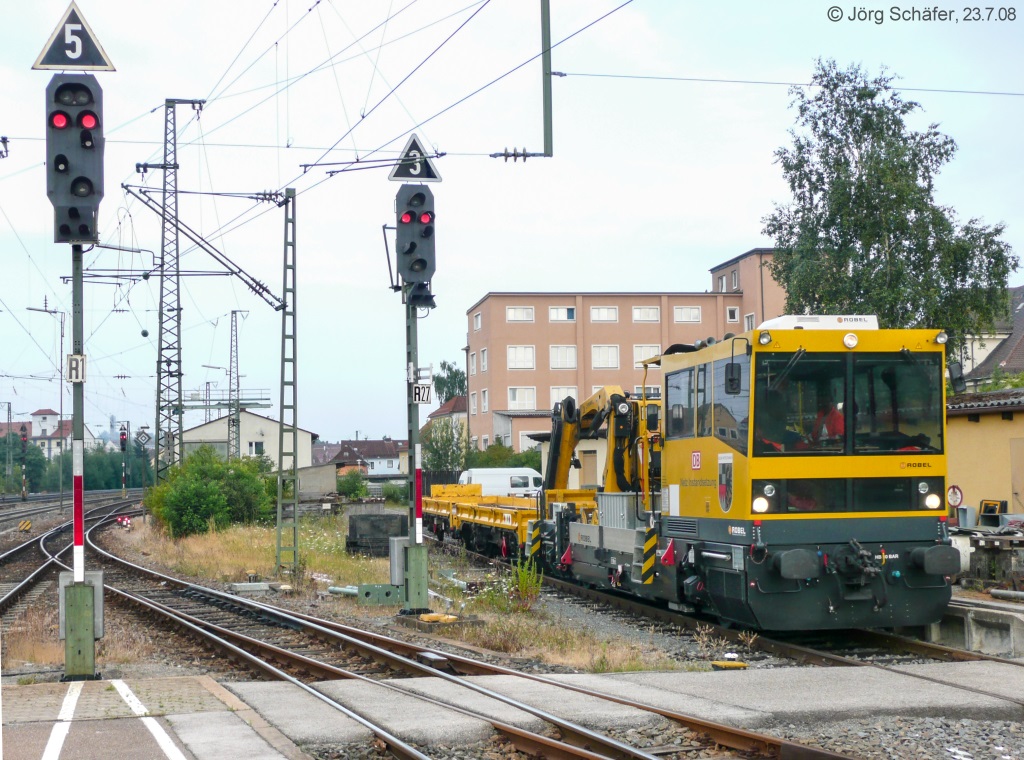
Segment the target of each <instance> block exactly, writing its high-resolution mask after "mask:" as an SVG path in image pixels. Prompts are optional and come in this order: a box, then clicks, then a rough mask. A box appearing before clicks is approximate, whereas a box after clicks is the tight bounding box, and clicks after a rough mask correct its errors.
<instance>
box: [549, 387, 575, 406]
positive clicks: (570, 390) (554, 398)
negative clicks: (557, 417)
mask: <svg viewBox="0 0 1024 760" xmlns="http://www.w3.org/2000/svg"><path fill="white" fill-rule="evenodd" d="M566 396H572V398H573V400H574V401H575V400H577V398H578V396H577V395H576V386H575V385H552V386H551V406H552V407H553V406H554V405H555V404H557V403H559V402H561V401H565V397H566Z"/></svg>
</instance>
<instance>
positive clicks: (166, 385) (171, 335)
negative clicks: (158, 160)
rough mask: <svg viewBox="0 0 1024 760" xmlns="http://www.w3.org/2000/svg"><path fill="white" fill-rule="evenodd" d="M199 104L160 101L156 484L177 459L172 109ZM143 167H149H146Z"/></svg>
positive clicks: (175, 164) (178, 372)
mask: <svg viewBox="0 0 1024 760" xmlns="http://www.w3.org/2000/svg"><path fill="white" fill-rule="evenodd" d="M203 102H204V101H202V100H177V99H168V100H165V101H164V162H163V164H161V165H159V166H156V167H153V168H160V169H163V172H164V188H163V208H162V211H161V220H162V228H163V232H162V236H161V241H160V345H159V348H158V350H157V357H156V442H155V447H156V451H155V454H156V457H155V462H154V467H155V470H156V482H157V484H159V483H160V481H161V480H163V479H165V478H166V477H167V469H168V468H169V467H170V466H171V465H172V464H174V463H175V462H176V461H180V460H181V455H182V451H183V444H182V440H181V432H182V407H181V374H182V372H181V272H180V269H179V259H178V158H177V155H178V135H177V126H176V119H175V107H176V106H177V105H178V104H179V103H188V104H190V105H191V106H192V107H193V108H197V109H198V108H201V107H202V104H203ZM146 168H149V166H148V165H147V166H146Z"/></svg>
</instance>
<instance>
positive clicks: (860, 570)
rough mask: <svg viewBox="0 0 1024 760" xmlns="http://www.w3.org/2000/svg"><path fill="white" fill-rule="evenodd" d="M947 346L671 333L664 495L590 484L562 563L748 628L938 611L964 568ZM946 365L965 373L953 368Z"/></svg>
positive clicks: (895, 622)
mask: <svg viewBox="0 0 1024 760" xmlns="http://www.w3.org/2000/svg"><path fill="white" fill-rule="evenodd" d="M945 342H946V335H945V334H944V333H942V332H940V331H939V330H924V329H907V330H880V329H878V323H877V319H876V318H875V317H872V316H813V315H807V316H786V317H779V318H777V319H775V320H770V321H768V322H766V323H764V324H762V325H761V326H760V327H759V328H757V329H755V330H753V331H751V332H748V333H745V334H743V335H738V336H732V335H729V336H726V338H725V340H723V341H721V342H716V341H714V340H712V339H709V340H708V341H702V342H699V343H698V344H695V345H692V346H691V345H677V346H673V347H671V348H670V349H668V350H667V351H665V352H664V354H662V356H660V357H658V358H657V359H655V360H652V362H657V363H659V364H660V366H661V370H662V373H663V378H664V380H663V382H664V385H663V393H662V402H663V408H664V419H663V420H662V423H663V424H662V427H663V431H662V433H663V436H664V442H663V449H662V452H661V471H660V493H659V494H657V495H656V498H654V499H653V500H652V502H651V505H650V508H649V509H648V508H647V506H646V503H645V502H644V501H642V500H641V499H640V495H639V494H635V495H633V494H616V495H612V497H611V499H609V498H608V496H609V495H608V494H607V493H598V494H597V500H598V521H597V522H598V524H599V526H600V527H596V526H592V525H588V524H583V523H576V524H571V525H570V526H569V531H568V539H567V545H566V546H565V548H564V554H563V555H562V556H563V558H564V561H563V562H562V565H563V567H564V568H565V569H566V570H567V571H568V572H570V573H571V574H572V575H573V576H575V577H577V578H578V579H580V580H584V581H586V582H590V583H599V584H602V585H606V586H618V587H621V588H624V589H627V590H629V591H630V592H631V593H634V594H637V595H639V596H644V597H648V598H655V599H660V600H664V601H665V602H667V603H668V604H669V606H672V607H675V608H677V609H681V610H686V611H691V610H702V611H704V612H707V613H710V614H712V615H714V616H716V617H718V618H719V619H720V620H722V621H723V622H727V623H734V624H737V625H743V626H746V627H750V628H760V629H765V630H777V631H782V630H810V629H832V628H846V627H864V626H866V627H902V626H920V625H925V624H928V623H933V622H936V621H938V620H939V619H940V618H941V617H942V612H943V610H944V609H945V608H946V605H947V603H948V601H949V599H950V596H951V587H950V582H949V578H948V576H950V575H951V574H955V573H957V572H958V571H959V568H960V557H959V552H958V551H957V550H956V549H955V548H953V547H952V546H951V542H950V539H949V535H948V532H947V525H946V510H945V509H944V508H943V507H944V505H945V490H946V446H945V441H946V428H945ZM950 375H951V379H952V380H953V381H954V383H955V384H959V383H962V372H960V370H959V366H958V365H955V364H953V363H951V365H950ZM954 387H955V386H954ZM652 532H653V533H654V534H655V535H653V536H652ZM555 538H556V540H557V539H558V538H560V536H559V534H557V533H556V534H555ZM630 539H632V540H630ZM641 545H642V546H643V549H642V550H641V548H640V547H641ZM652 545H653V546H652ZM553 548H554V550H555V552H554V553H557V552H558V551H560V550H562V546H560V545H559V546H556V547H553ZM652 555H653V556H656V557H657V563H656V565H655V572H654V573H653V577H652V574H651V573H650V572H649V567H650V564H649V563H650V562H651V560H652ZM602 578H603V579H604V580H603V581H602V580H601V579H602Z"/></svg>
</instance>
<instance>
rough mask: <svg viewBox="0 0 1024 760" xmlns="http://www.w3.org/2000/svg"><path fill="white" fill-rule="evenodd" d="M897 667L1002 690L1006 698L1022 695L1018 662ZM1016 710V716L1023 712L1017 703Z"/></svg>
mask: <svg viewBox="0 0 1024 760" xmlns="http://www.w3.org/2000/svg"><path fill="white" fill-rule="evenodd" d="M898 669H899V670H901V671H905V672H907V673H920V674H922V675H925V676H928V677H930V678H940V679H942V680H943V681H951V682H954V683H957V684H959V685H961V686H968V687H970V688H972V689H982V690H983V691H987V692H990V693H993V694H1002V695H1005V696H1006V697H1008V698H1010V699H1024V667H1021V666H1018V665H1006V664H1003V663H1000V662H938V663H928V664H927V665H901V666H899V668H898ZM970 699H973V697H971V698H970ZM964 701H965V702H966V701H970V700H968V699H964ZM1017 710H1018V712H1017V718H1018V719H1019V718H1020V717H1022V716H1024V708H1022V707H1018V708H1017Z"/></svg>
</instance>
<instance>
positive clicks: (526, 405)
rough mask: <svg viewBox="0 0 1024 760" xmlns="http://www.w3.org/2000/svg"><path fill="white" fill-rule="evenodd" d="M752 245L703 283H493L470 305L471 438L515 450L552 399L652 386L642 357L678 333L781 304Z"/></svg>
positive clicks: (764, 313) (708, 332)
mask: <svg viewBox="0 0 1024 760" xmlns="http://www.w3.org/2000/svg"><path fill="white" fill-rule="evenodd" d="M771 255H772V251H771V249H766V248H755V249H753V250H750V251H747V252H746V253H744V254H741V255H740V256H737V257H736V258H733V259H730V260H729V261H726V262H724V263H722V264H719V265H718V266H716V267H713V268H712V269H711V289H710V290H707V291H703V292H675V293H669V292H661V293H641V292H611V293H573V292H561V293H525V292H524V293H488V294H487V295H485V296H484V297H483V298H481V299H480V300H479V301H477V302H476V303H475V304H473V306H472V307H470V309H469V310H468V311H467V312H466V317H467V320H468V328H469V329H468V340H467V346H468V348H467V371H466V376H467V380H468V384H469V399H468V401H469V404H468V407H469V408H468V414H469V430H470V441H471V445H474V446H476V447H477V448H480V449H483V448H486V447H487V446H489V445H491V444H493V443H497V442H499V441H500V442H501V443H504V444H505V445H507V446H511V447H512V448H513V449H514V450H515V451H522V450H524V449H528V448H531V447H533V446H536V445H537V444H536V442H535V441H533V440H532V439H531V438H530V437H529V436H530V434H533V433H540V432H545V431H550V429H551V423H550V414H551V407H552V405H553V404H554V403H555V402H556V401H561V400H562V399H563V398H565V397H566V396H573V397H574V398H575V399H576V400H578V401H579V400H582V399H585V398H587V397H588V396H590V395H591V393H593V391H594V390H595V389H597V388H600V387H602V386H604V385H620V386H622V387H623V388H624V389H626V390H628V391H634V392H639V391H640V390H641V389H642V388H643V387H644V386H646V387H647V388H648V393H649V394H651V393H653V392H656V391H657V390H658V389H659V388H660V386H661V372H660V370H657V369H653V370H651V371H650V372H649V373H648V375H647V376H646V378H645V376H644V370H643V367H642V365H641V364H640V362H641V361H643V360H644V359H647V358H649V357H651V356H654V355H656V354H659V353H661V351H662V350H663V349H664V348H666V347H668V346H670V345H672V344H673V343H692V342H693V341H695V340H697V339H705V338H708V337H714V338H716V339H721V338H722V337H723V336H724V335H725V334H726V333H730V332H731V333H740V332H744V331H745V330H748V329H753V328H754V327H755V326H756V325H758V324H760V323H761V322H763V321H764V320H766V319H770V318H772V317H776V316H779V315H780V314H782V313H783V307H784V305H785V294H784V292H783V290H782V288H781V286H780V285H779V284H778V283H777V282H775V280H774V279H773V278H772V276H771V274H770V273H769V271H768V270H767V269H766V268H765V266H764V264H765V263H766V262H767V261H769V260H770V259H771Z"/></svg>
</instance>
